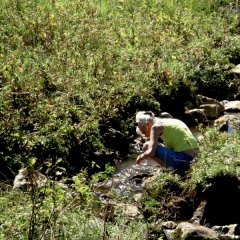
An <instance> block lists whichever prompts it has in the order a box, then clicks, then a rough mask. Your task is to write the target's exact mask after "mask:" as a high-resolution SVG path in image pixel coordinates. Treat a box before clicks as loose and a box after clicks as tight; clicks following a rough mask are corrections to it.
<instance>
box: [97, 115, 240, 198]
mask: <svg viewBox="0 0 240 240" xmlns="http://www.w3.org/2000/svg"><path fill="white" fill-rule="evenodd" d="M225 114H228V115H233V116H235V117H237V118H238V119H240V112H227V113H225ZM190 130H191V131H192V133H193V135H194V136H195V137H196V138H198V136H199V135H201V132H200V131H199V129H197V128H190ZM231 131H232V129H228V132H229V134H231ZM140 153H141V149H140V147H139V146H137V145H136V146H134V148H133V150H132V154H131V155H130V156H128V157H127V159H126V160H125V161H122V162H120V163H118V164H117V165H116V170H115V172H114V173H113V175H112V179H111V181H112V184H110V185H111V187H110V188H114V189H116V190H117V191H118V192H119V193H120V194H121V195H124V193H131V195H132V194H137V193H141V192H142V190H143V188H142V185H141V183H142V179H143V178H144V177H150V176H152V174H153V172H154V171H155V170H157V169H159V168H161V166H160V165H159V164H158V163H156V162H155V161H153V160H150V159H149V160H144V161H142V163H141V164H136V162H135V160H136V158H137V156H138V155H139V154H140ZM110 188H105V189H104V190H103V189H102V190H101V189H99V190H100V191H101V192H102V193H107V192H108V191H109V190H110Z"/></svg>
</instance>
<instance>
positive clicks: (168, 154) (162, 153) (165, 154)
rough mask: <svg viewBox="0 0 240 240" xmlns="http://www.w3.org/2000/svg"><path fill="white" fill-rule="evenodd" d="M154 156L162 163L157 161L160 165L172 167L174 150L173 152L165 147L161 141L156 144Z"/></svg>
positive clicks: (174, 155)
mask: <svg viewBox="0 0 240 240" xmlns="http://www.w3.org/2000/svg"><path fill="white" fill-rule="evenodd" d="M155 157H156V159H158V160H159V161H160V162H162V164H161V163H160V162H158V161H157V162H158V163H159V164H161V165H162V166H164V167H166V168H168V167H172V168H174V161H173V159H174V158H175V157H176V152H174V151H173V150H172V149H170V148H167V147H166V146H165V145H163V144H162V143H159V144H158V147H157V150H156V153H155ZM155 161H156V160H155Z"/></svg>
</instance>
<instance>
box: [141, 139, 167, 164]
mask: <svg viewBox="0 0 240 240" xmlns="http://www.w3.org/2000/svg"><path fill="white" fill-rule="evenodd" d="M148 146H149V141H147V142H145V143H144V144H143V147H142V150H143V151H144V152H145V151H147V149H148ZM159 146H163V144H161V143H159ZM149 158H151V159H152V160H154V161H155V162H157V163H158V164H160V165H161V166H162V167H165V168H168V167H169V166H168V165H167V164H166V162H164V161H162V160H161V159H160V158H158V157H157V156H154V157H149Z"/></svg>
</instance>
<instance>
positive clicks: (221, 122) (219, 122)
mask: <svg viewBox="0 0 240 240" xmlns="http://www.w3.org/2000/svg"><path fill="white" fill-rule="evenodd" d="M237 120H238V119H237V118H236V117H235V116H233V115H229V114H226V115H224V116H221V117H220V118H218V119H216V120H215V121H214V127H216V128H218V129H220V130H223V131H227V130H228V129H229V127H230V126H229V124H230V122H234V121H237Z"/></svg>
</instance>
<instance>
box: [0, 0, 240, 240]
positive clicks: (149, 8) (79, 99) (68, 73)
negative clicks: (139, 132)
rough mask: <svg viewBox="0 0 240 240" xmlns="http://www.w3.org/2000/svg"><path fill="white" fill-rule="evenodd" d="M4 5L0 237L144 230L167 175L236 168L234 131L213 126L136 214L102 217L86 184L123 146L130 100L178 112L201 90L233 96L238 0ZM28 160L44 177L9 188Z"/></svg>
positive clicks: (130, 130) (199, 175)
mask: <svg viewBox="0 0 240 240" xmlns="http://www.w3.org/2000/svg"><path fill="white" fill-rule="evenodd" d="M0 9H1V11H0V59H1V61H0V118H1V121H0V142H1V144H0V163H1V174H0V175H1V177H0V178H1V179H2V180H4V181H2V183H1V188H0V208H1V211H0V212H1V224H0V236H1V239H91V240H92V239H101V238H102V239H128V240H129V239H144V237H145V234H146V232H148V229H149V225H148V224H149V223H148V221H146V220H147V219H146V214H144V213H146V210H147V211H148V212H149V213H151V214H153V213H154V209H156V208H160V207H161V200H162V198H163V197H161V196H166V197H168V196H169V194H170V195H171V192H172V189H171V188H170V187H169V186H170V185H169V184H168V183H175V182H178V184H176V186H177V187H178V189H183V188H186V189H193V188H195V187H196V186H201V187H203V188H208V187H209V186H210V185H211V179H212V178H214V177H216V176H219V175H228V174H229V175H239V160H238V159H239V148H238V146H239V136H238V135H237V134H233V135H231V136H229V135H226V134H222V133H218V132H215V131H214V130H212V131H210V132H209V133H208V135H206V136H205V138H204V140H203V141H202V142H201V143H200V144H201V147H202V149H203V151H202V153H201V156H200V157H199V159H198V162H197V163H196V164H195V165H193V167H192V168H191V170H190V172H189V173H188V175H187V180H186V182H184V180H183V179H178V176H172V175H171V174H169V173H164V178H160V179H164V181H162V180H159V181H156V183H154V184H155V185H156V184H157V183H158V184H157V188H156V191H157V192H153V191H151V190H149V192H148V193H147V194H148V196H147V197H146V198H143V199H145V200H143V201H144V202H142V204H143V205H142V212H143V215H141V217H139V218H137V219H134V220H131V221H129V219H125V218H124V217H122V216H119V218H115V219H114V220H112V222H111V221H107V219H106V218H105V217H104V216H105V215H104V210H106V206H102V205H101V203H100V202H99V201H98V200H97V199H95V197H94V194H93V192H92V184H93V182H95V181H96V180H98V179H105V178H106V177H109V176H110V175H111V172H112V170H113V169H112V168H111V165H112V163H113V160H114V159H119V158H124V157H125V155H126V154H127V153H128V149H127V150H126V147H125V146H127V144H126V145H124V148H121V144H119V142H117V141H116V140H114V139H115V138H114V136H112V134H113V132H112V131H110V130H109V129H114V130H116V131H118V132H117V133H118V134H119V133H121V136H122V137H123V142H126V141H125V140H126V139H130V140H131V139H133V138H134V134H135V128H134V125H133V116H134V113H135V112H136V111H137V110H141V109H151V110H153V111H155V112H156V113H158V112H160V111H168V110H169V108H171V109H172V111H173V113H174V114H173V115H175V116H177V114H180V113H181V109H182V105H181V104H182V103H183V102H184V101H186V100H188V99H192V98H193V96H194V95H195V94H196V93H200V94H201V93H204V94H205V95H206V96H209V97H213V98H216V99H219V100H222V99H227V98H228V95H227V90H228V87H229V84H230V83H232V82H234V81H235V76H234V75H232V73H230V71H229V70H230V69H231V68H232V67H233V66H235V65H236V64H238V63H239V62H238V60H239V58H240V22H239V1H238V0H214V1H209V0H202V1H197V0H187V1H186V0H184V1H183V0H178V1H177V0H169V1H160V0H141V1H139V0H134V1H133V0H128V1H125V0H119V1H117V0H112V1H109V0H101V1H99V0H91V1H89V0H86V1H69V0H52V1H46V0H39V1H26V0H17V1H13V0H2V1H1V6H0ZM179 99H180V100H179ZM109 139H110V140H109ZM124 150H125V151H124ZM112 152H114V154H113V155H111V153H112ZM226 161H227V162H226ZM108 162H110V165H108ZM223 163H225V164H223ZM23 167H29V168H30V169H33V168H34V169H38V170H40V171H41V172H42V173H44V174H46V175H47V176H48V182H47V184H46V185H45V186H36V185H34V184H33V182H31V181H30V186H29V187H28V188H27V189H25V190H19V189H12V187H11V185H12V182H10V183H9V180H11V179H12V178H13V177H14V176H15V175H16V174H17V172H18V170H19V169H20V168H23ZM105 168H106V170H107V171H106V172H105V173H104V172H100V171H102V170H104V169H105ZM98 171H99V172H100V173H97V175H94V173H95V172H98ZM59 176H61V178H62V179H64V180H66V181H70V182H71V184H70V189H71V190H70V189H69V188H67V189H65V188H62V186H60V185H59V184H58V183H57V182H55V180H57V179H58V177H59ZM73 176H74V178H73V179H72V177H73ZM162 176H163V175H162ZM186 191H187V190H186ZM161 194H163V195H161ZM101 208H102V211H103V213H101V211H100V209H101ZM102 214H103V215H102ZM99 217H100V218H99ZM101 219H103V220H101ZM159 237H160V236H159ZM160 239H161V238H160Z"/></svg>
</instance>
